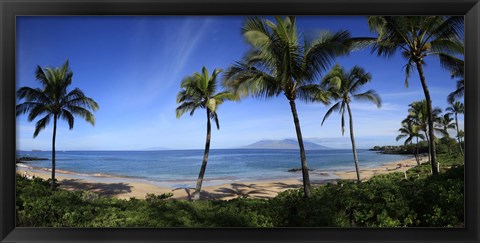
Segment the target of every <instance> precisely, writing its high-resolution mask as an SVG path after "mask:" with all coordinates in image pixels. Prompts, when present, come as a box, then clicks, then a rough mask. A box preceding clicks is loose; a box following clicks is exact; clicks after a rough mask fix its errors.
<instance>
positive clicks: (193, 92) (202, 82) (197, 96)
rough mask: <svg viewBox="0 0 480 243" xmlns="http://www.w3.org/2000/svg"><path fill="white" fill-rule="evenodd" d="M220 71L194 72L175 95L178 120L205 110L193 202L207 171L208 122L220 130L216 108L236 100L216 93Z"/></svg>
mask: <svg viewBox="0 0 480 243" xmlns="http://www.w3.org/2000/svg"><path fill="white" fill-rule="evenodd" d="M221 71H222V70H221V69H214V70H213V72H212V74H211V75H210V74H209V72H208V70H207V68H206V67H203V68H202V72H201V73H198V72H196V73H194V74H193V75H191V76H188V77H186V78H184V79H183V80H182V82H181V84H180V87H181V88H182V89H181V90H180V92H179V93H178V95H177V103H178V104H180V105H179V106H178V107H177V109H176V114H177V118H180V117H181V116H182V115H183V114H184V113H185V112H189V113H190V116H192V115H193V114H194V113H195V110H197V109H205V111H206V116H207V135H206V141H205V150H204V154H203V161H202V165H201V168H200V172H199V174H198V179H197V184H196V187H195V191H194V193H193V195H192V199H193V200H197V199H199V198H200V191H201V190H202V182H203V177H204V176H205V171H206V169H207V162H208V153H209V151H210V139H211V130H212V126H211V123H210V120H213V121H214V122H215V125H216V127H217V129H220V123H219V120H218V112H217V110H218V107H219V106H220V105H221V104H222V103H223V102H225V101H227V100H235V99H236V96H235V95H234V94H232V93H231V92H229V91H221V92H218V93H217V88H218V81H217V76H218V74H219V73H220V72H221Z"/></svg>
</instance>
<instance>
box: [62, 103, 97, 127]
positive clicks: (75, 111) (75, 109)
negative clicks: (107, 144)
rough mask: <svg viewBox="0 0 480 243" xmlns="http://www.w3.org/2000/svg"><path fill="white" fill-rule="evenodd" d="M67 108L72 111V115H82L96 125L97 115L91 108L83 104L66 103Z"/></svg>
mask: <svg viewBox="0 0 480 243" xmlns="http://www.w3.org/2000/svg"><path fill="white" fill-rule="evenodd" d="M64 109H65V110H67V111H69V112H70V113H72V115H77V116H80V117H82V118H83V119H84V120H85V121H87V122H89V123H90V124H92V125H95V116H94V115H93V114H92V112H90V111H89V110H87V109H85V108H84V107H81V106H74V105H66V106H65V108H64Z"/></svg>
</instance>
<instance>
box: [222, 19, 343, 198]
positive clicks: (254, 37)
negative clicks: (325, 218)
mask: <svg viewBox="0 0 480 243" xmlns="http://www.w3.org/2000/svg"><path fill="white" fill-rule="evenodd" d="M242 34H243V37H244V38H245V40H246V42H247V43H248V44H249V45H250V49H249V51H248V52H247V54H246V55H245V56H244V58H243V60H242V61H241V62H237V63H236V64H234V65H233V66H232V67H230V68H229V69H228V71H227V72H226V75H225V80H224V86H226V87H228V88H230V89H231V90H233V91H234V92H235V93H237V94H239V95H240V96H246V95H251V96H254V97H258V98H270V97H276V96H278V95H280V94H282V93H283V95H285V97H286V98H287V100H288V102H289V104H290V109H291V112H292V116H293V122H294V124H295V131H296V134H297V140H298V145H299V148H300V159H301V165H302V177H303V189H304V195H305V197H307V198H308V197H310V188H311V186H310V178H309V174H308V165H307V157H306V155H305V148H304V144H303V138H302V132H301V129H300V121H299V118H298V114H297V108H296V104H295V101H296V99H297V98H299V99H301V100H303V101H314V100H317V101H323V102H327V99H326V97H324V95H325V93H324V92H322V90H321V89H319V85H318V84H314V81H315V80H316V79H317V78H318V77H319V75H320V74H321V73H322V72H324V71H326V70H327V69H328V68H329V65H330V64H331V63H332V62H333V60H334V58H335V57H336V56H338V55H343V54H347V53H348V52H349V48H350V46H351V43H352V42H351V39H350V34H349V32H347V31H339V32H336V33H333V34H332V33H330V32H322V33H321V34H320V36H319V37H318V38H316V39H306V38H303V36H302V35H300V34H298V33H297V27H296V19H295V17H285V18H281V17H275V23H274V22H272V21H270V20H268V19H260V18H247V20H246V21H245V23H244V25H243V28H242Z"/></svg>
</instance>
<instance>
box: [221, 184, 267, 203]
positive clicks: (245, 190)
mask: <svg viewBox="0 0 480 243" xmlns="http://www.w3.org/2000/svg"><path fill="white" fill-rule="evenodd" d="M230 185H231V187H222V188H218V189H216V190H215V192H216V193H217V194H216V196H217V197H220V198H226V197H237V198H262V199H266V198H271V195H269V194H271V193H272V192H273V193H275V191H273V190H269V189H268V188H267V187H261V186H258V185H256V184H249V185H247V184H240V183H232V184H230Z"/></svg>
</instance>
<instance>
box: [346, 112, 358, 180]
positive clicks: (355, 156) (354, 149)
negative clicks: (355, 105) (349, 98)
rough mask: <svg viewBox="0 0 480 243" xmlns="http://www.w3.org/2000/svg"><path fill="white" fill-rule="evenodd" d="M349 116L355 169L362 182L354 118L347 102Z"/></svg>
mask: <svg viewBox="0 0 480 243" xmlns="http://www.w3.org/2000/svg"><path fill="white" fill-rule="evenodd" d="M347 109H348V117H349V119H350V120H349V121H350V140H352V150H353V162H355V171H356V172H357V182H358V183H360V168H359V166H358V157H357V148H356V147H355V137H354V136H353V118H352V110H351V109H350V105H349V104H348V103H347Z"/></svg>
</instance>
